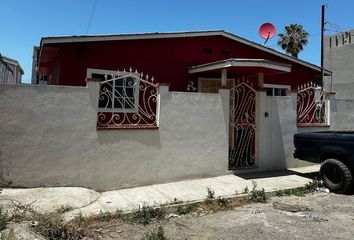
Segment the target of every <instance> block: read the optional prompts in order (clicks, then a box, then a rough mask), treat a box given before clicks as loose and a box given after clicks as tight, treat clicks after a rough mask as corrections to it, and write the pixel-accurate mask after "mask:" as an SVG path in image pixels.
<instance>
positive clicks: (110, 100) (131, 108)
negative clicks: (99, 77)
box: [97, 69, 159, 129]
mask: <svg viewBox="0 0 354 240" xmlns="http://www.w3.org/2000/svg"><path fill="white" fill-rule="evenodd" d="M117 73H119V74H117V75H113V74H110V75H105V77H104V80H103V81H101V82H100V83H99V97H98V113H97V129H111V128H115V129H127V128H128V129H138V128H157V127H158V110H159V95H158V85H157V84H155V83H154V78H153V77H151V78H149V76H148V75H147V74H146V75H145V76H144V74H143V73H141V74H139V73H138V72H137V71H135V72H132V70H131V69H130V70H129V72H126V71H125V70H123V71H122V72H119V71H118V72H117Z"/></svg>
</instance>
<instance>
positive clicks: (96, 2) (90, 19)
mask: <svg viewBox="0 0 354 240" xmlns="http://www.w3.org/2000/svg"><path fill="white" fill-rule="evenodd" d="M98 1H99V0H94V2H93V6H92V9H91V14H90V18H89V21H88V24H87V28H86V33H85V34H88V31H89V29H90V26H91V23H92V19H93V16H94V15H95V11H96V7H97V4H98Z"/></svg>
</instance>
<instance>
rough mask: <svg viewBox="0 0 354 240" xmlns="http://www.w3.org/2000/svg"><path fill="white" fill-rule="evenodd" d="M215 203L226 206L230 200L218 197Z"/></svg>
mask: <svg viewBox="0 0 354 240" xmlns="http://www.w3.org/2000/svg"><path fill="white" fill-rule="evenodd" d="M216 201H217V203H218V205H219V206H220V207H223V208H227V207H228V206H229V203H230V201H229V200H228V199H226V198H223V197H219V198H218V199H217V200H216Z"/></svg>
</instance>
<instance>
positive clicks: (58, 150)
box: [0, 85, 228, 190]
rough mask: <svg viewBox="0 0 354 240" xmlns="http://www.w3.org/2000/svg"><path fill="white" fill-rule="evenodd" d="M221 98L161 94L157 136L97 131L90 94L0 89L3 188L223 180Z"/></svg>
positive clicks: (225, 158)
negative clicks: (218, 178)
mask: <svg viewBox="0 0 354 240" xmlns="http://www.w3.org/2000/svg"><path fill="white" fill-rule="evenodd" d="M222 94H223V93H220V94H201V93H177V92H169V91H168V88H167V87H165V86H161V87H160V99H161V108H160V122H159V124H160V125H159V129H155V130H105V131H96V113H95V110H94V108H92V106H91V104H90V97H89V95H90V94H89V91H88V88H85V87H59V86H33V85H32V86H26V85H0V113H1V114H0V133H1V134H0V163H1V171H0V174H1V182H2V185H10V186H25V187H38V186H85V187H90V188H93V189H96V190H108V189H117V188H124V187H132V186H139V185H147V184H152V183H161V182H169V181H175V180H180V179H188V178H197V177H210V176H216V175H220V174H224V173H225V172H226V171H227V167H228V143H227V141H228V136H227V133H226V130H227V128H226V127H225V119H224V109H223V104H222V99H223V98H224V97H222Z"/></svg>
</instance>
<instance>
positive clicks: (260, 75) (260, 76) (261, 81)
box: [258, 73, 264, 88]
mask: <svg viewBox="0 0 354 240" xmlns="http://www.w3.org/2000/svg"><path fill="white" fill-rule="evenodd" d="M263 84H264V73H258V87H259V88H263Z"/></svg>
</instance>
